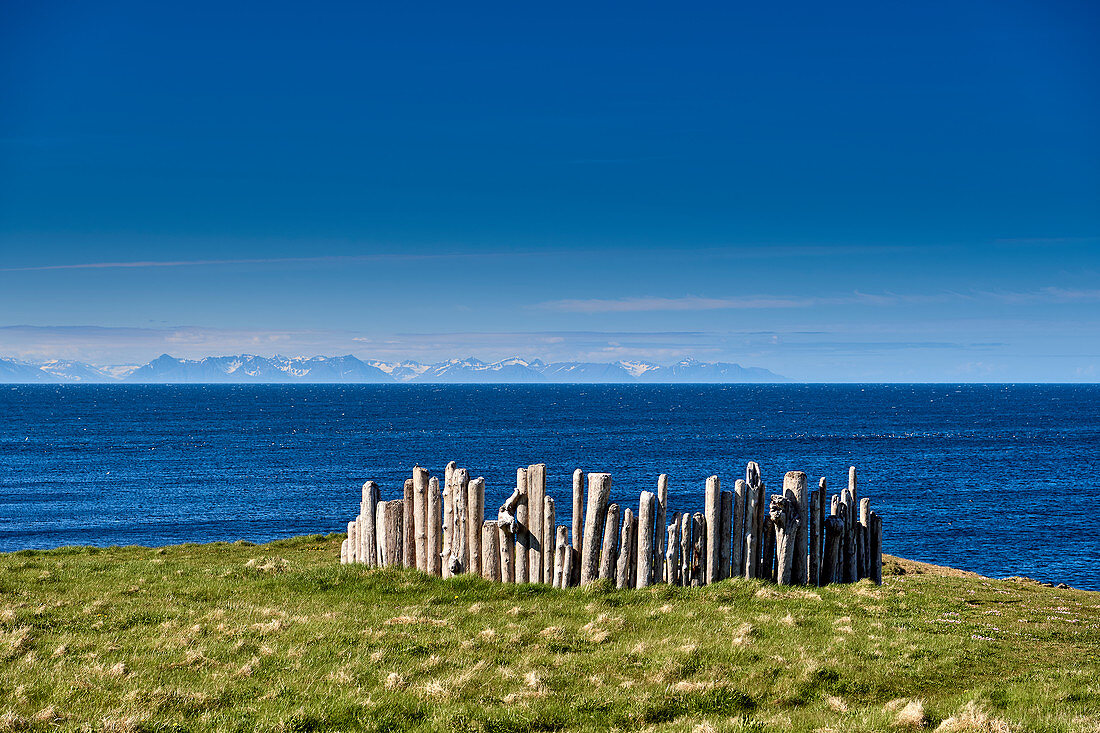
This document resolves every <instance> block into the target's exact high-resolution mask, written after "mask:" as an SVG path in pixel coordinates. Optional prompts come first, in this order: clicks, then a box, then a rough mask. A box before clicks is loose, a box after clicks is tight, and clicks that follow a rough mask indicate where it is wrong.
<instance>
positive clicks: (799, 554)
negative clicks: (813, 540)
mask: <svg viewBox="0 0 1100 733" xmlns="http://www.w3.org/2000/svg"><path fill="white" fill-rule="evenodd" d="M783 496H784V497H785V498H786V499H787V501H789V502H791V503H792V504H793V505H794V507H793V511H794V522H793V523H792V525H791V528H788V529H787V530H785V532H793V533H794V534H793V537H794V546H793V548H792V550H791V552H792V559H791V576H790V579H789V582H788V583H787V584H789V585H806V583H807V582H808V578H809V573H808V571H807V567H806V557H807V551H808V548H807V543H806V530H807V529H808V526H807V525H809V521H808V520H807V518H808V517H809V516H810V512H809V508H810V502H809V497H808V496H807V494H806V474H805V473H804V472H802V471H787V473H786V475H784V476H783ZM772 524H773V525H774V524H775V514H774V513H773V514H772ZM778 530H779V528H778V527H776V531H777V532H778ZM778 551H779V535H778V534H776V556H777V557H778V556H779V552H778ZM776 567H777V570H776V577H777V578H778V576H779V575H780V574H781V573H782V572H784V570H783V567H782V565H779V564H777V565H776ZM776 582H778V580H777V581H776Z"/></svg>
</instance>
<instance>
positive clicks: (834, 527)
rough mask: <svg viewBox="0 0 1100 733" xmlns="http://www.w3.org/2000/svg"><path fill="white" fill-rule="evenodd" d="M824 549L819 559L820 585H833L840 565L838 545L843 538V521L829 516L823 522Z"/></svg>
mask: <svg viewBox="0 0 1100 733" xmlns="http://www.w3.org/2000/svg"><path fill="white" fill-rule="evenodd" d="M824 532H825V547H824V554H823V555H822V558H821V585H822V586H826V585H828V584H829V583H835V582H836V579H837V573H838V571H839V567H838V565H839V563H840V543H841V540H843V538H844V520H843V519H842V518H841V517H840V516H839V515H830V516H829V517H828V518H827V519H826V520H825V529H824Z"/></svg>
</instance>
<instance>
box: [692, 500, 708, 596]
mask: <svg viewBox="0 0 1100 733" xmlns="http://www.w3.org/2000/svg"><path fill="white" fill-rule="evenodd" d="M691 539H692V543H691V585H692V586H699V585H702V584H703V583H704V582H705V581H706V577H707V518H706V516H704V514H703V513H702V512H695V514H693V515H692V517H691Z"/></svg>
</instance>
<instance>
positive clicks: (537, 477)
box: [527, 463, 550, 583]
mask: <svg viewBox="0 0 1100 733" xmlns="http://www.w3.org/2000/svg"><path fill="white" fill-rule="evenodd" d="M545 496H546V464H544V463H533V464H531V465H530V466H528V467H527V507H528V508H527V512H528V517H529V518H530V521H531V524H530V527H528V531H529V536H528V539H527V542H528V545H527V554H528V559H527V572H528V573H529V575H530V580H531V582H532V583H541V582H543V568H542V556H543V551H542V544H543V539H544V538H543V536H542V531H543V510H544V509H545V503H544V502H543V497H545ZM545 540H546V542H550V538H545Z"/></svg>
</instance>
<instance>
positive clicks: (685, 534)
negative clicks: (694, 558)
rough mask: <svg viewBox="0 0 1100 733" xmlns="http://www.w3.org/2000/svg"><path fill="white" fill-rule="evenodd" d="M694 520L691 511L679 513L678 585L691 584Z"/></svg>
mask: <svg viewBox="0 0 1100 733" xmlns="http://www.w3.org/2000/svg"><path fill="white" fill-rule="evenodd" d="M693 524H694V522H693V521H692V516H691V512H684V513H683V514H682V515H680V585H682V586H689V585H691V548H692V547H693V545H694V543H693V542H692V541H691V539H692V538H691V530H692V525H693Z"/></svg>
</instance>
